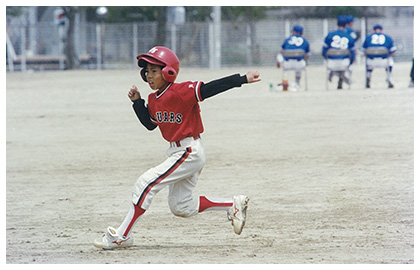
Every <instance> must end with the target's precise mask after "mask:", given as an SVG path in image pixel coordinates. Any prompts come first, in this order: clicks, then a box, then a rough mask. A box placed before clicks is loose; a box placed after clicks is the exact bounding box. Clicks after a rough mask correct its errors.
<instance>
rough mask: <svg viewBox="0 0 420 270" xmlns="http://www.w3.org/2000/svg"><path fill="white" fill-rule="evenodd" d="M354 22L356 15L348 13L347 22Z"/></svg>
mask: <svg viewBox="0 0 420 270" xmlns="http://www.w3.org/2000/svg"><path fill="white" fill-rule="evenodd" d="M351 22H354V17H353V16H352V15H347V23H351Z"/></svg>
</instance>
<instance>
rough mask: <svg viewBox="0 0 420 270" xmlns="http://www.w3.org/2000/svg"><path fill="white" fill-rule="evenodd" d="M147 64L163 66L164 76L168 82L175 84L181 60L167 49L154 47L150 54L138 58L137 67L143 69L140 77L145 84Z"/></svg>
mask: <svg viewBox="0 0 420 270" xmlns="http://www.w3.org/2000/svg"><path fill="white" fill-rule="evenodd" d="M147 64H152V65H157V66H162V76H163V79H164V80H165V81H167V82H174V81H175V79H176V77H177V76H178V73H179V59H178V57H177V56H176V55H175V53H174V52H173V51H171V50H170V49H168V48H166V47H162V46H158V47H153V48H152V49H150V51H149V52H148V53H145V54H140V55H138V56H137V65H138V66H139V67H141V68H142V70H141V71H140V75H141V77H142V79H143V80H144V81H145V82H147V78H146V69H145V68H146V66H147Z"/></svg>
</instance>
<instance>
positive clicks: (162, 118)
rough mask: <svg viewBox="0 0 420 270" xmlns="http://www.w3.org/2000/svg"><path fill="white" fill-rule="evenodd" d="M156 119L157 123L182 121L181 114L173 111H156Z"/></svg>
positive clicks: (179, 122) (178, 122)
mask: <svg viewBox="0 0 420 270" xmlns="http://www.w3.org/2000/svg"><path fill="white" fill-rule="evenodd" d="M156 120H157V121H158V122H159V123H177V124H181V123H182V114H180V113H177V114H175V113H174V112H156Z"/></svg>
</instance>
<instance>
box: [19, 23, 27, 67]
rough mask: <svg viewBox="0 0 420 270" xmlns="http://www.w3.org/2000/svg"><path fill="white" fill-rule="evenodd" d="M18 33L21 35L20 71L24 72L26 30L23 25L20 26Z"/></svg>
mask: <svg viewBox="0 0 420 270" xmlns="http://www.w3.org/2000/svg"><path fill="white" fill-rule="evenodd" d="M20 35H21V44H20V48H21V49H20V53H21V57H22V58H21V62H20V67H21V71H22V72H26V31H25V26H22V28H20Z"/></svg>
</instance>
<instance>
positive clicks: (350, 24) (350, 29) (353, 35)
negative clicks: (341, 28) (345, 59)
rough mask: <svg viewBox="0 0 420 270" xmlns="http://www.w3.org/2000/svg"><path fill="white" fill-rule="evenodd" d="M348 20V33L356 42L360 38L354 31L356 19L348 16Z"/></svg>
mask: <svg viewBox="0 0 420 270" xmlns="http://www.w3.org/2000/svg"><path fill="white" fill-rule="evenodd" d="M346 18H347V23H346V31H347V32H348V33H349V34H350V36H351V37H352V38H353V39H354V40H357V39H358V38H359V36H358V35H357V33H356V32H355V31H354V29H353V25H354V17H353V16H352V15H347V17H346Z"/></svg>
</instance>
